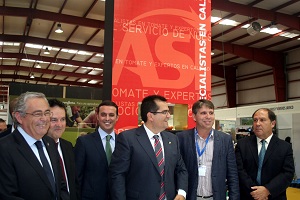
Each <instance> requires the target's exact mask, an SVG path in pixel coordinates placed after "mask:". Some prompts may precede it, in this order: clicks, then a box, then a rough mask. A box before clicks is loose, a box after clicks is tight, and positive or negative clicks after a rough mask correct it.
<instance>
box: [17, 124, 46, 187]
mask: <svg viewBox="0 0 300 200" xmlns="http://www.w3.org/2000/svg"><path fill="white" fill-rule="evenodd" d="M14 137H15V140H16V143H17V144H18V150H19V151H20V153H21V154H22V155H23V157H24V158H25V159H26V160H27V161H28V164H29V165H31V166H32V168H33V169H34V170H35V171H36V172H37V174H38V175H39V176H40V177H41V179H42V180H43V181H44V183H45V184H46V185H47V186H48V188H49V189H50V190H51V191H52V187H51V185H50V182H49V180H48V178H47V176H46V173H45V171H44V169H43V167H42V165H41V163H40V162H39V160H38V159H37V157H36V156H35V154H34V153H33V151H32V149H31V148H30V146H29V145H28V143H27V142H26V140H25V139H24V138H23V136H22V135H21V133H20V132H19V131H18V130H15V131H14Z"/></svg>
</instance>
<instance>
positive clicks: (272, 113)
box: [252, 108, 276, 122]
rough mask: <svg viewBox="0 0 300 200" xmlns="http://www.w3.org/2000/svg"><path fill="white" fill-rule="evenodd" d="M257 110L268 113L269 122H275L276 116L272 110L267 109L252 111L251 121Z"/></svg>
mask: <svg viewBox="0 0 300 200" xmlns="http://www.w3.org/2000/svg"><path fill="white" fill-rule="evenodd" d="M259 110H264V111H267V112H268V117H269V119H270V120H271V122H272V121H275V120H276V115H275V113H274V112H273V111H272V110H270V109H269V108H259V109H257V110H256V111H254V113H253V114H252V119H253V117H254V115H255V113H257V111H259Z"/></svg>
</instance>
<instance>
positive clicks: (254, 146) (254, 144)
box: [248, 135, 258, 166]
mask: <svg viewBox="0 0 300 200" xmlns="http://www.w3.org/2000/svg"><path fill="white" fill-rule="evenodd" d="M250 141H251V142H250V143H249V147H248V148H249V149H250V151H251V154H252V156H253V158H254V160H255V163H256V165H257V166H258V150H257V140H256V136H255V135H252V136H250Z"/></svg>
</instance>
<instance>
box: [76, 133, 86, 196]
mask: <svg viewBox="0 0 300 200" xmlns="http://www.w3.org/2000/svg"><path fill="white" fill-rule="evenodd" d="M74 153H75V169H76V173H77V178H78V185H79V187H80V190H81V188H82V181H83V176H84V171H85V159H86V156H85V154H86V152H85V145H84V142H83V138H82V136H81V137H78V139H77V141H76V144H75V147H74ZM80 193H81V192H80Z"/></svg>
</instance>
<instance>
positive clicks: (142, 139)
mask: <svg viewBox="0 0 300 200" xmlns="http://www.w3.org/2000/svg"><path fill="white" fill-rule="evenodd" d="M136 135H137V141H138V142H139V143H140V144H141V146H142V148H143V149H144V150H145V152H146V153H147V155H148V156H149V158H150V160H151V162H152V164H153V165H154V167H155V168H156V170H157V172H158V173H159V168H158V164H157V160H156V156H155V153H154V150H153V147H152V145H151V142H150V141H149V138H148V135H147V133H146V131H145V128H144V127H143V126H141V127H139V128H138V130H137V133H136Z"/></svg>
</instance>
